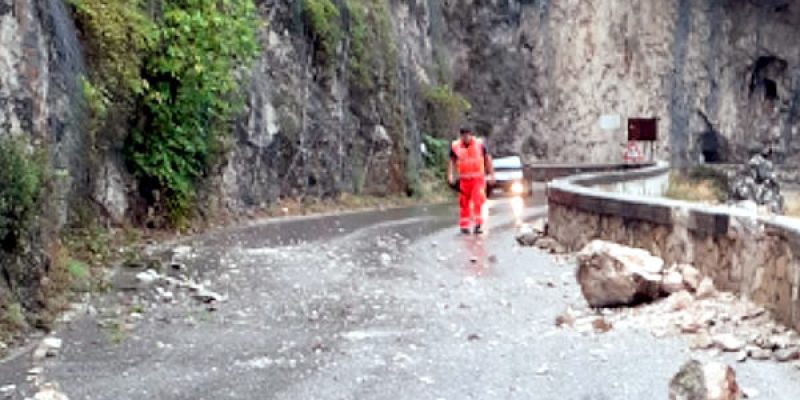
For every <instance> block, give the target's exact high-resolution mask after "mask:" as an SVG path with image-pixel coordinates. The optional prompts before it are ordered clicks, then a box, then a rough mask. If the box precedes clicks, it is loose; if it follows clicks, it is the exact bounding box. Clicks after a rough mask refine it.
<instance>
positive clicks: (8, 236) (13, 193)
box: [0, 137, 46, 252]
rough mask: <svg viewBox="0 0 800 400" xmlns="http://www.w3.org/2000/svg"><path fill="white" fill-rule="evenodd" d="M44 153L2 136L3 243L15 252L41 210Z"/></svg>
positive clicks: (0, 192) (0, 210) (0, 198)
mask: <svg viewBox="0 0 800 400" xmlns="http://www.w3.org/2000/svg"><path fill="white" fill-rule="evenodd" d="M43 165H45V163H44V162H43V160H42V155H41V154H31V151H29V150H28V149H27V146H26V144H25V143H24V142H23V141H21V140H19V139H15V138H8V137H5V138H0V182H3V184H2V185H0V246H2V248H3V250H5V251H9V252H13V251H17V250H19V249H20V248H21V247H22V246H23V245H24V243H25V238H26V236H27V234H28V233H29V230H30V229H31V227H32V225H33V222H34V219H35V217H36V215H37V214H38V212H39V211H40V205H41V203H40V202H41V201H42V199H43V187H44V185H45V180H46V170H45V168H44V167H43Z"/></svg>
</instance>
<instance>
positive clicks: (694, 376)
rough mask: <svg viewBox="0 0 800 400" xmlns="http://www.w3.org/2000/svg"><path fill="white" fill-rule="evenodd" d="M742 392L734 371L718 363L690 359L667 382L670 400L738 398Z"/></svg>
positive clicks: (735, 399) (727, 399)
mask: <svg viewBox="0 0 800 400" xmlns="http://www.w3.org/2000/svg"><path fill="white" fill-rule="evenodd" d="M741 398H742V392H741V390H740V389H739V385H738V384H737V383H736V373H735V372H734V371H733V369H732V368H731V367H729V366H727V365H724V364H720V363H713V362H711V363H705V364H703V363H701V362H699V361H697V360H691V361H689V362H687V363H686V364H684V365H683V367H682V368H681V369H680V371H679V372H678V373H677V374H676V375H675V376H674V377H673V378H672V380H671V381H670V383H669V399H670V400H739V399H741Z"/></svg>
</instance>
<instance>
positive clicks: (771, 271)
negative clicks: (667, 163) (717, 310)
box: [547, 166, 800, 329]
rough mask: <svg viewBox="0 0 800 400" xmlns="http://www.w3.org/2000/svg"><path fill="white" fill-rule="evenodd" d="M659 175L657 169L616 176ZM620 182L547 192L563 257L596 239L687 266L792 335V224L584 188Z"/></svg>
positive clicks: (799, 307)
mask: <svg viewBox="0 0 800 400" xmlns="http://www.w3.org/2000/svg"><path fill="white" fill-rule="evenodd" d="M666 172H667V169H666V168H665V167H664V166H657V167H652V168H649V169H644V170H642V171H630V172H626V173H624V176H626V177H627V178H628V179H631V180H634V179H641V178H642V177H643V176H648V174H650V175H649V176H654V175H653V174H656V175H657V174H658V173H662V174H663V173H666ZM620 176H621V174H620V173H615V174H593V175H583V176H577V177H573V178H566V179H563V180H558V181H555V182H552V183H551V184H550V185H548V189H547V190H548V209H549V211H548V213H549V232H550V234H551V235H553V236H554V237H555V238H556V239H558V240H559V241H560V242H561V243H563V244H564V245H565V246H567V247H568V248H569V249H571V250H579V249H580V248H581V247H583V246H584V245H585V244H587V243H589V242H590V241H591V240H593V239H604V240H610V241H614V242H617V243H621V244H624V245H628V246H633V247H639V248H644V249H647V250H648V251H650V252H652V253H653V254H655V255H657V256H659V257H662V258H664V260H665V261H666V263H667V264H670V263H691V264H694V265H695V266H696V267H697V268H698V269H700V271H701V272H703V273H704V274H706V275H708V276H710V277H711V278H713V280H714V283H715V284H716V285H717V287H718V288H720V289H723V290H729V291H733V292H737V293H740V294H742V295H744V296H746V297H748V298H750V299H752V300H753V301H755V302H756V303H758V304H761V305H763V306H765V307H767V308H768V309H770V310H771V311H772V312H773V313H774V314H775V316H776V317H777V318H778V319H779V320H780V321H781V322H783V323H786V324H787V325H789V326H792V327H794V328H795V329H800V298H799V297H798V294H799V293H798V292H799V291H800V221H797V220H794V219H792V218H787V217H769V218H766V217H758V216H755V215H753V214H750V213H748V212H747V211H744V210H738V209H730V208H725V207H703V206H700V205H697V204H693V203H688V202H682V201H674V200H669V199H665V198H661V197H647V196H641V195H631V194H626V193H612V192H604V191H602V190H599V189H596V188H593V187H591V186H592V185H600V184H609V183H612V182H614V181H617V180H619V179H620Z"/></svg>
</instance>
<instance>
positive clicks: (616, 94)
mask: <svg viewBox="0 0 800 400" xmlns="http://www.w3.org/2000/svg"><path fill="white" fill-rule="evenodd" d="M442 3H443V4H445V5H444V6H443V7H444V10H443V15H444V17H443V19H444V22H445V26H446V27H445V31H446V34H445V35H444V36H445V37H446V40H445V43H447V45H446V46H445V48H447V49H451V50H450V57H449V60H450V65H451V67H452V70H453V71H454V76H455V80H456V82H457V85H456V89H458V90H461V91H464V92H466V93H467V95H468V98H469V99H470V100H471V101H472V102H473V104H475V106H476V107H475V108H474V111H473V117H474V118H475V120H476V121H478V122H479V124H478V125H479V126H481V127H483V130H484V131H485V132H487V133H489V134H490V137H491V142H492V143H493V144H494V145H495V147H496V148H498V149H500V150H502V151H522V152H523V153H524V154H525V155H526V156H527V158H528V159H531V160H541V161H577V162H604V161H617V160H619V159H620V157H621V154H622V151H623V146H624V144H625V140H626V134H625V121H626V119H627V118H629V117H656V118H659V119H660V122H659V132H660V137H661V139H660V140H659V142H658V145H657V153H658V155H659V156H660V157H663V158H668V157H669V158H671V160H672V161H673V162H683V163H685V162H698V161H700V160H701V157H703V156H704V158H705V159H706V160H710V161H727V162H741V161H743V160H745V159H746V158H747V157H748V149H749V148H750V147H751V143H752V142H753V141H762V142H764V141H766V142H770V143H772V144H773V145H775V146H777V149H779V150H782V151H783V152H784V153H786V154H794V153H796V151H794V150H793V149H794V148H796V146H797V145H796V143H795V141H794V140H793V137H794V136H796V134H797V129H798V108H799V107H800V99H799V97H800V91H799V90H798V89H800V88H799V87H798V84H799V83H800V58H799V56H800V51H798V47H797V45H796V38H798V37H800V2H797V1H760V2H754V1H733V0H728V1H725V0H707V1H688V0H667V1H659V2H652V1H639V0H633V1H569V0H550V1H509V2H492V3H487V2H473V1H450V2H442ZM431 4H432V3H431ZM603 115H609V116H619V117H620V119H621V123H622V124H621V125H622V126H621V128H619V129H616V130H603V129H601V127H600V124H599V119H600V117H601V116H603ZM612 120H613V118H612ZM787 161H789V162H793V163H795V162H797V160H796V156H792V157H788V160H787Z"/></svg>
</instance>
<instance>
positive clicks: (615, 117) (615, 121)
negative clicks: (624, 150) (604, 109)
mask: <svg viewBox="0 0 800 400" xmlns="http://www.w3.org/2000/svg"><path fill="white" fill-rule="evenodd" d="M620 119H621V118H620V116H619V114H606V115H601V116H600V121H598V122H599V124H600V129H602V130H604V131H613V130H615V129H619V128H620V125H621V123H620Z"/></svg>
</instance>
